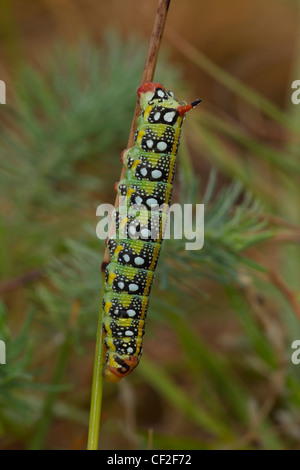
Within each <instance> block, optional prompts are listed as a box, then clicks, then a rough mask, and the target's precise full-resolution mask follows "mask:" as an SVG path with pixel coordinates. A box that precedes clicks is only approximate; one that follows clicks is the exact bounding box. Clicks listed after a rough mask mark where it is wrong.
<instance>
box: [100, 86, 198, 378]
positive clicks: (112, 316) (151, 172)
mask: <svg viewBox="0 0 300 470" xmlns="http://www.w3.org/2000/svg"><path fill="white" fill-rule="evenodd" d="M137 95H138V101H139V104H140V107H141V115H140V117H139V118H138V120H137V131H136V133H135V145H134V147H131V148H129V149H126V150H124V151H123V153H122V162H123V165H124V167H125V170H126V171H125V174H124V179H122V180H121V181H120V182H119V183H118V184H117V185H116V190H117V192H118V194H119V198H120V201H124V200H125V204H126V209H127V213H128V214H129V215H127V216H125V217H123V218H122V217H121V215H120V208H121V204H120V206H119V208H117V209H116V210H115V213H114V223H115V228H116V234H115V235H112V236H110V237H108V239H107V242H106V243H107V247H108V250H109V253H110V262H109V263H108V264H106V266H105V267H104V268H105V286H104V296H103V305H102V306H103V310H104V311H103V321H102V329H103V352H104V369H103V376H104V378H105V379H106V380H107V381H108V382H118V381H119V380H121V379H122V378H123V377H125V376H127V375H128V374H129V373H130V372H132V370H133V369H134V368H135V367H136V366H137V365H138V363H139V360H140V357H141V354H142V341H143V335H144V330H145V319H146V314H147V309H148V304H149V294H150V290H151V285H152V282H153V278H154V272H155V268H156V265H157V261H158V257H159V253H160V249H161V243H162V240H163V228H164V227H163V225H164V222H163V215H164V213H161V212H160V213H159V212H158V207H168V206H169V205H170V199H171V194H172V185H173V179H174V172H175V165H176V154H177V149H178V145H179V139H180V131H181V126H182V122H183V120H184V117H185V113H187V112H188V111H190V110H191V109H192V108H194V107H195V106H197V105H198V104H199V103H200V101H201V100H197V101H194V102H193V103H191V104H185V103H182V102H181V103H180V102H178V101H177V100H176V99H175V98H174V95H173V93H172V92H170V91H166V90H165V88H164V87H163V86H162V85H160V84H159V83H152V82H149V83H144V84H143V85H141V86H140V87H139V88H138V90H137ZM141 205H142V206H141ZM139 206H141V207H143V208H144V210H139ZM155 208H157V212H155ZM150 213H151V214H152V216H153V215H154V216H155V215H156V217H154V219H155V220H156V222H155V223H154V224H153V223H152V225H151V224H149V215H150ZM151 220H153V219H151ZM153 232H155V233H153Z"/></svg>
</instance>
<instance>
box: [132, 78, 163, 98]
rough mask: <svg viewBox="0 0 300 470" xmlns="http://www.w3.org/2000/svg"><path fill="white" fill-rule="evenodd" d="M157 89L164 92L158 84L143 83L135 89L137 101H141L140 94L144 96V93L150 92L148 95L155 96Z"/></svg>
mask: <svg viewBox="0 0 300 470" xmlns="http://www.w3.org/2000/svg"><path fill="white" fill-rule="evenodd" d="M157 89H161V90H163V91H165V89H164V87H163V86H162V85H161V84H160V83H158V82H155V83H153V82H146V83H143V84H142V85H140V86H139V87H138V89H137V95H138V99H139V101H140V99H141V95H142V94H146V93H148V92H150V93H153V95H155V92H156V90H157Z"/></svg>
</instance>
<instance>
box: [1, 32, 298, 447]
mask: <svg viewBox="0 0 300 470" xmlns="http://www.w3.org/2000/svg"><path fill="white" fill-rule="evenodd" d="M144 57H145V46H144V45H143V44H141V43H140V41H139V40H138V39H134V38H133V39H131V40H129V41H123V40H121V39H120V38H119V37H118V36H117V35H115V34H113V33H109V34H108V35H107V36H106V41H105V43H104V45H103V46H102V47H101V48H100V49H99V48H96V47H95V46H94V45H93V44H91V43H90V42H89V41H83V43H82V44H81V45H79V46H78V48H75V49H71V48H70V47H68V46H60V47H59V48H57V49H56V51H55V53H53V54H52V55H51V56H50V57H47V58H45V60H43V61H40V62H39V65H38V67H33V66H32V65H27V66H24V67H22V68H21V69H20V71H19V74H18V77H17V79H16V82H15V86H14V89H15V103H14V105H13V106H11V107H10V106H5V107H2V108H1V125H0V126H1V127H0V133H1V143H0V183H1V185H0V195H1V202H0V205H1V213H2V218H1V225H0V232H1V250H0V257H1V274H2V277H3V278H4V279H5V280H10V279H14V280H15V281H16V283H15V284H13V285H14V286H15V285H17V286H18V290H17V294H18V296H19V298H20V299H21V300H19V301H16V297H17V296H16V297H15V292H16V291H15V290H14V288H13V287H12V286H11V285H10V283H9V282H8V283H6V284H2V292H3V293H4V301H3V303H2V304H1V312H0V313H1V316H0V333H1V339H2V338H3V339H5V341H6V343H7V351H8V356H7V364H6V365H5V366H0V436H1V441H0V442H2V446H3V447H4V448H7V447H10V446H12V447H14V446H16V447H25V448H34V449H36V448H46V447H48V448H49V447H50V448H51V447H52V446H53V444H52V441H51V439H49V434H50V436H52V435H51V429H52V426H53V422H55V419H58V418H60V419H62V420H63V422H64V423H65V426H66V428H65V429H66V430H67V429H68V426H72V425H73V424H74V423H77V424H80V425H81V426H82V427H83V429H84V430H85V432H87V424H88V409H89V398H90V396H89V391H90V389H89V386H90V383H88V384H87V385H86V384H85V385H84V386H82V385H81V387H80V386H78V385H77V384H78V381H79V375H80V374H81V372H82V368H79V367H78V370H77V369H76V362H77V361H79V362H80V360H82V358H83V357H85V355H87V356H86V362H88V364H89V367H90V369H92V361H93V354H92V353H93V351H92V353H90V352H89V353H87V351H89V347H90V344H92V345H93V344H94V340H95V332H96V325H97V318H98V311H99V304H100V297H99V296H100V288H101V276H100V265H101V259H102V256H103V250H104V245H103V242H102V241H101V242H100V241H99V240H98V239H97V238H96V236H95V227H96V223H97V220H96V217H95V213H96V207H97V206H98V204H100V203H102V202H111V203H112V202H113V200H114V193H113V191H112V185H113V183H114V181H115V180H116V179H117V178H118V177H119V174H120V162H119V154H120V151H121V150H122V149H123V148H124V146H125V145H126V142H127V137H128V132H129V127H130V122H131V118H132V114H133V109H134V105H135V100H136V96H135V88H136V87H137V86H138V84H139V79H140V75H141V71H142V68H143V64H144ZM193 57H194V60H195V61H196V63H197V65H198V66H199V67H201V68H204V69H205V70H206V71H207V72H208V73H211V74H212V75H213V76H214V78H215V79H216V80H220V81H221V82H222V83H223V85H224V86H226V87H228V88H229V89H230V90H231V91H232V93H234V94H237V95H239V96H241V97H242V99H243V100H246V101H251V103H252V106H254V107H256V108H257V110H258V112H260V113H262V114H263V115H264V119H268V120H273V121H274V123H276V125H280V126H282V125H283V126H286V127H288V128H289V129H294V128H295V126H294V124H293V122H294V121H293V119H294V117H293V115H290V114H289V113H285V112H284V111H281V110H279V109H277V108H276V107H275V105H273V104H271V103H269V102H268V101H267V100H266V99H265V98H263V99H262V98H260V97H258V95H257V93H254V92H253V91H252V90H249V89H248V88H247V87H246V86H245V85H242V84H241V83H239V82H238V81H237V80H236V79H234V78H233V77H230V76H229V75H228V74H225V73H224V72H223V71H222V70H220V69H218V68H216V66H214V65H212V64H211V63H210V62H209V61H208V59H207V58H203V57H202V56H201V55H198V56H197V55H195V56H191V55H190V57H189V58H190V59H191V60H192V59H193ZM166 60H167V58H166V57H164V60H163V61H162V62H161V63H163V64H164V66H163V67H161V66H160V65H159V66H158V69H157V73H156V79H159V81H161V82H162V83H165V84H166V86H168V88H170V89H174V90H176V95H177V96H181V94H182V95H183V96H185V94H186V95H187V94H188V93H187V85H186V84H185V83H184V82H183V80H181V79H180V76H181V74H180V72H179V71H178V70H177V69H176V68H174V67H172V66H171V65H170V66H169V67H165V63H166ZM190 94H191V93H190ZM254 98H255V99H254ZM187 121H188V122H187V123H186V124H185V127H184V131H183V137H182V144H181V148H180V152H179V159H178V160H179V164H178V172H177V177H176V183H175V185H176V192H175V193H176V199H177V201H178V202H180V203H202V202H204V203H205V244H204V247H203V249H202V250H200V251H186V250H185V249H184V244H185V242H186V240H166V241H165V242H164V247H163V250H162V257H161V259H160V262H159V267H158V270H157V276H156V282H155V284H154V287H153V292H152V295H151V304H150V310H149V319H148V324H147V333H146V339H145V343H146V349H145V353H144V356H143V359H142V361H141V364H140V365H139V367H138V368H137V370H136V372H135V373H134V374H133V375H132V376H131V377H130V378H129V379H128V380H127V381H125V382H126V383H125V384H122V383H121V384H120V385H118V386H111V385H107V386H106V387H105V390H104V403H103V409H104V418H103V428H102V431H101V432H102V436H101V439H102V442H103V444H102V445H103V446H108V447H109V446H111V448H116V447H117V446H118V444H117V443H118V442H120V439H121V444H119V445H121V446H123V448H124V447H126V448H132V446H133V447H135V448H147V446H148V447H149V445H150V444H149V442H150V441H151V439H150V438H149V434H148V430H149V429H150V428H153V443H152V444H151V445H153V446H154V447H155V448H158V449H159V448H162V449H163V448H169V449H184V448H185V449H186V448H187V449H192V448H198V449H202V448H213V449H217V448H242V449H244V448H247V449H252V448H260V449H273V448H274V449H287V448H297V445H298V442H299V434H300V413H299V407H300V397H299V384H300V383H299V380H300V375H299V371H298V369H297V367H296V366H293V365H292V364H291V362H290V349H289V348H290V344H291V341H292V338H294V337H295V335H297V334H298V337H299V333H300V329H299V324H298V320H295V318H296V317H295V314H297V311H294V309H293V307H294V306H295V304H294V303H293V302H291V297H292V298H293V295H294V292H292V291H290V290H289V288H288V287H286V286H285V285H284V281H283V282H282V283H281V284H280V283H279V282H277V283H274V282H272V279H274V277H272V276H271V275H270V273H271V268H270V266H269V264H268V263H266V264H265V263H264V260H265V258H263V260H261V259H260V258H258V259H256V256H255V254H256V252H255V249H257V247H258V246H260V245H262V246H263V247H264V248H265V250H266V252H268V249H269V243H272V250H273V251H274V250H276V253H278V255H279V256H280V255H281V253H282V250H283V248H284V247H283V245H282V243H281V244H280V243H278V244H276V240H277V238H278V236H280V234H281V231H282V230H283V229H284V230H285V231H287V232H288V234H289V235H290V240H293V236H294V235H295V234H296V235H297V234H298V232H297V230H299V228H298V225H297V224H298V221H297V220H292V219H291V218H289V219H288V220H287V221H284V219H283V218H280V219H279V220H278V218H276V217H272V212H273V215H276V216H278V215H280V216H283V215H284V205H283V202H282V200H280V201H281V202H280V204H281V206H280V210H278V200H279V198H280V197H284V201H285V202H284V204H287V200H288V201H289V203H290V204H292V205H295V204H297V203H298V201H295V200H293V199H292V200H290V196H289V191H290V185H292V186H293V187H294V188H295V187H296V186H297V178H298V172H299V169H300V167H299V162H298V160H297V158H295V155H294V149H292V148H290V150H289V149H288V145H287V143H286V145H285V146H284V148H277V147H275V146H274V145H272V144H271V143H269V142H267V141H264V140H262V139H258V138H257V137H256V136H254V135H251V133H250V132H248V131H247V130H246V129H243V128H242V127H241V126H240V125H239V123H238V122H237V121H236V122H234V121H233V120H229V119H224V117H221V116H219V115H218V113H217V111H216V110H209V109H208V108H205V106H204V107H203V109H199V111H198V110H197V112H194V114H193V115H191V116H189V119H188V120H187ZM278 123H279V124H278ZM228 142H230V143H231V145H230V146H229V145H228ZM233 144H234V145H233ZM245 155H246V156H247V158H245ZM205 158H207V159H208V161H209V163H210V165H211V167H212V168H213V169H212V170H211V172H210V176H209V178H208V180H207V181H204V180H203V178H199V177H197V176H196V174H197V172H196V171H195V160H196V159H205ZM266 164H267V165H268V167H267V169H266V166H265V165H266ZM216 170H217V171H218V175H219V176H217V171H216ZM268 172H271V174H272V177H273V178H274V179H275V180H276V184H278V188H279V189H278V193H274V188H273V187H271V186H270V185H269V180H268V179H267V178H266V175H267V174H268ZM224 175H225V177H224ZM287 177H288V178H289V183H288V184H286V178H287ZM220 181H222V183H220ZM224 181H225V182H224ZM266 211H267V212H266ZM292 223H294V224H295V226H292V225H291V224H292ZM288 240H289V238H288ZM252 249H254V252H252V251H251V250H252ZM273 251H272V253H273ZM253 253H254V256H253ZM266 259H268V258H267V255H266ZM298 259H299V253H297V257H295V259H294V260H292V262H294V263H298ZM32 269H38V270H39V273H40V274H39V275H38V278H39V279H38V280H37V282H35V283H33V284H30V283H27V282H26V279H27V278H26V273H30V272H31V270H32ZM21 275H25V276H23V277H19V276H21ZM18 281H19V282H18ZM283 286H284V287H283ZM268 299H272V300H273V301H274V300H275V305H274V304H272V303H271V304H269V303H268V302H269V301H268ZM20 305H21V306H22V307H20ZM276 307H278V308H276ZM20 308H21V311H20ZM9 313H10V317H9V315H8V314H9ZM20 320H21V324H22V326H21V327H20V326H19V322H20ZM207 322H208V323H209V325H210V326H209V333H208V334H207V337H206V334H205V331H207ZM220 325H221V329H223V328H224V327H225V325H232V332H231V333H230V334H229V340H228V344H226V342H225V343H224V344H223V343H222V344H221V343H220V344H219V343H218V341H217V340H218V333H219V332H220ZM159 334H161V335H162V336H161V338H162V340H161V339H159V340H158V336H159ZM147 338H149V340H148V339H147ZM168 338H171V341H170V344H168ZM148 341H149V343H148V344H149V345H151V344H152V345H153V350H152V351H153V352H152V353H151V348H150V346H148V347H147V342H148ZM164 348H165V349H166V350H167V353H165V349H164ZM158 358H159V359H158ZM74 364H75V365H74ZM85 367H88V366H87V365H85ZM70 369H71V370H72V373H70ZM143 393H144V395H143ZM147 394H148V395H147ZM149 394H150V395H151V396H152V398H153V397H157V400H158V401H159V403H160V416H159V417H158V418H157V420H158V421H157V422H158V424H157V426H156V423H154V424H153V423H151V424H147V419H146V420H145V421H143V418H142V417H143V416H144V414H145V409H144V408H146V407H147V406H150V407H151V406H153V410H155V403H151V401H150V403H149V404H148V405H147V396H149ZM145 396H146V398H145ZM124 397H125V398H124ZM122 400H123V401H125V407H126V409H127V411H126V413H125V414H124V416H123V415H121V416H120V415H119V413H118V410H119V403H123V402H122ZM137 404H138V405H137ZM138 406H139V409H140V413H139V410H138ZM143 407H144V408H143ZM154 414H155V413H154ZM175 414H176V416H178V419H177V420H176V422H177V425H174V423H173V417H174V415H175ZM118 423H119V424H118ZM174 429H175V431H174ZM66 432H67V431H66ZM125 436H127V438H126V437H125ZM128 436H129V437H128ZM52 439H53V436H52ZM126 439H128V442H127V441H126ZM126 442H127V444H126ZM59 445H60V444H59V442H58V441H57V442H56V443H55V444H54V446H57V447H59ZM69 445H70V446H71V445H72V444H71V443H70V444H69ZM83 445H85V443H83Z"/></svg>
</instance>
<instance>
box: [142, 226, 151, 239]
mask: <svg viewBox="0 0 300 470" xmlns="http://www.w3.org/2000/svg"><path fill="white" fill-rule="evenodd" d="M141 235H142V237H143V238H149V237H151V232H150V230H148V229H147V228H142V230H141Z"/></svg>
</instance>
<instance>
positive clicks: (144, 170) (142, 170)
mask: <svg viewBox="0 0 300 470" xmlns="http://www.w3.org/2000/svg"><path fill="white" fill-rule="evenodd" d="M140 173H141V175H142V176H146V174H147V168H142V169H141V171H140Z"/></svg>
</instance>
